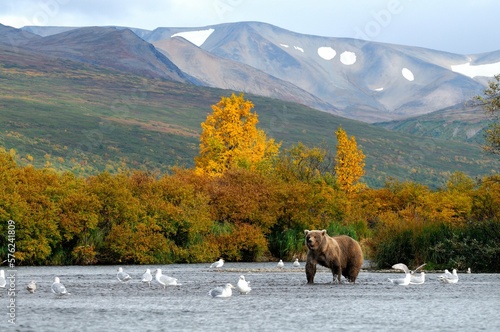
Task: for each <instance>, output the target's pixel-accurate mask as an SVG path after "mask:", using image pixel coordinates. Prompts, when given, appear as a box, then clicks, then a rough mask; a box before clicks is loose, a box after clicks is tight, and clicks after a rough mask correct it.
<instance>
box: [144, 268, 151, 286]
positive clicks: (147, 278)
mask: <svg viewBox="0 0 500 332" xmlns="http://www.w3.org/2000/svg"><path fill="white" fill-rule="evenodd" d="M151 280H153V275H152V274H151V271H150V270H149V269H146V272H144V274H143V275H142V280H141V281H142V282H147V283H148V286H151Z"/></svg>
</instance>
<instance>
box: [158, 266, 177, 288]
mask: <svg viewBox="0 0 500 332" xmlns="http://www.w3.org/2000/svg"><path fill="white" fill-rule="evenodd" d="M155 279H156V281H158V282H159V283H160V284H161V285H163V289H165V288H166V287H167V286H180V285H181V284H179V283H178V282H177V279H176V278H172V277H169V276H166V275H163V274H161V269H156V276H155Z"/></svg>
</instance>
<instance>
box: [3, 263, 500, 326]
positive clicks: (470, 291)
mask: <svg viewBox="0 0 500 332" xmlns="http://www.w3.org/2000/svg"><path fill="white" fill-rule="evenodd" d="M208 266H209V264H191V265H177V264H174V265H159V266H123V267H124V270H125V271H126V272H127V273H129V274H130V276H131V277H132V280H131V281H130V282H128V283H126V284H121V283H120V282H119V281H118V280H117V279H116V277H115V276H116V271H117V268H118V267H117V266H91V267H82V266H71V267H20V268H18V270H17V288H18V289H19V291H18V294H17V300H16V306H17V307H16V314H17V324H16V325H15V326H11V325H10V324H8V323H7V320H8V312H7V305H8V296H7V290H6V289H0V330H1V331H5V329H4V328H3V327H7V328H8V329H9V330H16V331H37V332H38V331H65V332H66V331H109V330H111V329H115V328H120V329H121V330H122V331H140V332H143V331H167V330H168V331H214V330H217V331H273V332H277V331H288V332H289V331H333V330H336V331H361V330H363V331H401V330H409V331H480V330H482V331H500V318H499V314H498V312H499V309H500V275H498V274H465V273H462V274H460V281H459V282H458V284H441V283H439V282H438V281H437V276H438V275H439V274H436V273H434V274H433V273H430V274H427V275H426V277H427V278H426V282H425V283H424V284H423V285H409V286H406V287H404V286H393V285H391V284H390V282H389V281H388V280H387V278H388V277H398V276H399V273H396V272H395V273H373V272H365V271H362V272H361V273H360V275H359V277H358V281H357V283H356V284H355V285H349V284H342V285H336V284H332V275H331V273H330V272H329V271H327V270H326V269H322V270H319V271H318V273H317V275H316V279H315V281H316V284H314V285H307V284H306V276H305V272H304V270H303V268H299V269H297V268H292V267H291V263H288V267H285V269H283V270H282V271H279V270H277V269H276V268H275V266H276V263H226V264H225V265H224V267H223V268H222V269H221V270H220V271H212V270H210V269H208ZM157 267H159V268H162V271H163V274H166V275H169V276H173V277H176V278H178V279H179V282H180V283H182V286H172V287H167V289H163V287H162V286H161V285H159V284H158V283H157V282H156V281H153V282H152V283H151V287H148V286H147V285H146V284H143V283H142V282H141V281H140V279H141V276H142V274H143V273H144V271H145V270H146V268H150V269H151V271H154V269H156V268H157ZM241 274H243V275H245V278H246V279H247V280H248V281H249V282H250V286H251V287H252V291H251V292H250V294H248V295H239V294H238V293H237V291H236V290H234V291H233V296H232V297H230V298H225V299H213V298H211V297H209V296H208V295H207V293H208V291H209V290H210V289H211V288H213V287H216V286H222V285H224V284H226V283H227V282H230V283H232V284H233V285H236V283H237V281H238V277H239V276H240V275H241ZM55 276H59V277H60V279H61V282H62V283H63V284H64V285H65V286H66V288H67V289H68V291H69V292H70V293H71V295H69V296H67V297H63V298H57V297H55V295H54V294H52V293H51V291H50V286H51V284H52V281H53V279H54V277H55ZM31 279H34V280H36V281H37V286H38V289H37V292H36V293H35V294H29V293H28V291H27V290H26V285H27V284H28V282H29V281H30V280H31Z"/></svg>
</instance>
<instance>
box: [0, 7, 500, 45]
mask: <svg viewBox="0 0 500 332" xmlns="http://www.w3.org/2000/svg"><path fill="white" fill-rule="evenodd" d="M0 8H1V9H0V23H2V24H4V25H9V26H13V27H16V28H19V27H22V26H25V25H44V26H104V25H119V26H128V27H135V28H143V29H148V30H153V29H155V28H157V27H202V26H206V25H212V24H219V23H226V22H239V21H260V22H265V23H270V24H274V25H277V26H279V27H281V28H285V29H288V30H291V31H295V32H299V33H305V34H312V35H319V36H328V37H351V38H360V39H366V40H372V41H379V42H388V43H395V44H402V45H411V46H421V47H426V48H431V49H436V50H441V51H448V52H452V53H460V54H473V53H482V52H488V51H495V50H500V33H499V30H500V29H499V28H500V23H499V13H500V1H499V0H0Z"/></svg>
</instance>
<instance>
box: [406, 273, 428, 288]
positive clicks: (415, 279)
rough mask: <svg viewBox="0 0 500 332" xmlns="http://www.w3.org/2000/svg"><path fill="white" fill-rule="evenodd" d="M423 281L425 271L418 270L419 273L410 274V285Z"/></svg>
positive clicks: (419, 283)
mask: <svg viewBox="0 0 500 332" xmlns="http://www.w3.org/2000/svg"><path fill="white" fill-rule="evenodd" d="M424 282H425V272H424V271H422V272H420V275H416V276H415V275H413V274H412V275H411V278H410V284H412V285H421V284H423V283H424Z"/></svg>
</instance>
